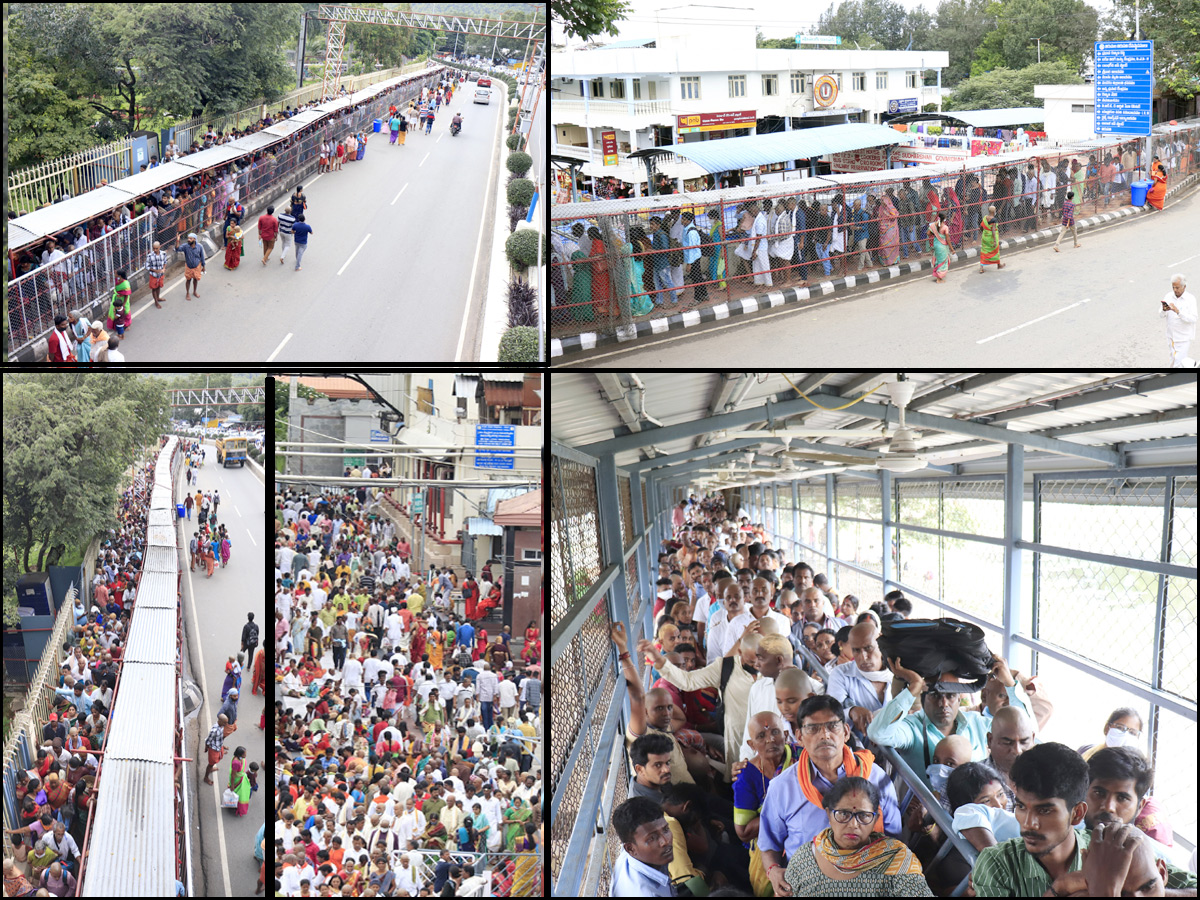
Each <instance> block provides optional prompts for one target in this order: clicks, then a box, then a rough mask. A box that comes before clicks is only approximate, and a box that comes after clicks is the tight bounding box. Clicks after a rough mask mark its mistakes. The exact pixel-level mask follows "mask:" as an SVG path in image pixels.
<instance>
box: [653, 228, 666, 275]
mask: <svg viewBox="0 0 1200 900" xmlns="http://www.w3.org/2000/svg"><path fill="white" fill-rule="evenodd" d="M670 246H671V244H670V241H669V239H668V238H667V236H666V234H664V233H663V232H662V230H661V229H660V230H658V231H655V232H654V234H652V235H650V247H651V248H652V249H654V250H667V249H669V248H670ZM650 266H651V268H653V269H654V270H655V271H657V270H658V269H669V268H670V267H671V264H670V262H668V257H667V254H666V253H651V254H650Z"/></svg>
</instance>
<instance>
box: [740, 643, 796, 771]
mask: <svg viewBox="0 0 1200 900" xmlns="http://www.w3.org/2000/svg"><path fill="white" fill-rule="evenodd" d="M760 627H761V626H760ZM755 666H756V668H757V669H758V678H757V679H755V682H754V684H753V685H751V687H750V698H749V700H748V702H747V712H746V714H747V717H748V718H747V721H746V728H745V730H744V731H743V732H742V746H741V748H740V750H739V753H738V756H739V758H740V759H749V758H750V757H752V756H754V754H755V752H756V751H755V750H754V749H753V748H752V747H751V746H750V738H751V734H750V721H749V720H750V719H751V718H753V717H754V715H755V714H756V713H770V714H775V713H776V712H777V708H776V706H775V679H776V678H777V677H778V676H779V674H780V673H781V672H783V671H786V670H787V669H794V668H795V666H794V665H793V664H792V645H791V643H790V642H789V641H788V639H787V638H786V637H784V636H783V635H782V634H767V635H764V636H763V637H761V638H760V639H759V641H758V648H757V650H756V652H755ZM783 727H784V729H785V730H784V738H786V739H789V740H791V739H793V737H792V731H791V728H790V727H789V726H788V725H787V723H784V726H783Z"/></svg>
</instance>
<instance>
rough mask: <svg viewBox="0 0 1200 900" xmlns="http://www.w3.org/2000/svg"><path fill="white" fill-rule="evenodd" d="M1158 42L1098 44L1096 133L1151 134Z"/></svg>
mask: <svg viewBox="0 0 1200 900" xmlns="http://www.w3.org/2000/svg"><path fill="white" fill-rule="evenodd" d="M1153 73H1154V41H1097V42H1096V58H1095V75H1096V77H1095V89H1096V119H1095V125H1094V127H1093V130H1094V131H1095V132H1096V134H1136V135H1148V134H1149V133H1150V100H1151V92H1152V91H1153V89H1154V75H1153Z"/></svg>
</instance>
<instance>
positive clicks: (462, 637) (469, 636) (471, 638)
mask: <svg viewBox="0 0 1200 900" xmlns="http://www.w3.org/2000/svg"><path fill="white" fill-rule="evenodd" d="M454 639H455V640H456V641H458V645H459V646H460V647H467V648H469V649H474V647H475V626H474V625H472V624H471V623H470V622H463V623H462V624H461V625H459V626H458V628H456V629H455V631H454Z"/></svg>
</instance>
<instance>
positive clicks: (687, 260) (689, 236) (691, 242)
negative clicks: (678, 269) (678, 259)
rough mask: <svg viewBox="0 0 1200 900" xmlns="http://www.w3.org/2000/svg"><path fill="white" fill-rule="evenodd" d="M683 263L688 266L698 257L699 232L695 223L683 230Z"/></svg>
mask: <svg viewBox="0 0 1200 900" xmlns="http://www.w3.org/2000/svg"><path fill="white" fill-rule="evenodd" d="M681 243H682V244H683V248H684V249H683V264H684V265H685V266H690V265H691V264H692V263H694V262H695V261H696V260H698V259H699V258H700V232H699V231H698V230H697V228H696V226H695V225H689V226H688V227H687V228H685V229H684V231H683V240H682V241H681Z"/></svg>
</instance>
